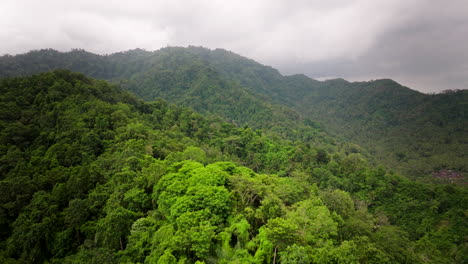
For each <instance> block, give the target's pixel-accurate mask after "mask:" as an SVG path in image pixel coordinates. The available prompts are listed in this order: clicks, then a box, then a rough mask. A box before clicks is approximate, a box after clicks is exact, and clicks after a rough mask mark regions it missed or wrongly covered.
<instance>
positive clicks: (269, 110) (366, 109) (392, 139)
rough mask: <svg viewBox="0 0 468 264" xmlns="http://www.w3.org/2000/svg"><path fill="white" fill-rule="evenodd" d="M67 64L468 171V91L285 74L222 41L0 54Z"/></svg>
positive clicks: (404, 160)
mask: <svg viewBox="0 0 468 264" xmlns="http://www.w3.org/2000/svg"><path fill="white" fill-rule="evenodd" d="M61 68H66V69H70V70H72V71H76V72H81V73H83V74H85V75H88V76H91V77H94V78H97V79H104V80H109V81H111V82H114V83H118V84H119V85H120V86H121V87H122V88H124V89H127V90H129V91H131V92H134V93H135V94H137V95H138V96H140V97H141V98H143V99H144V100H146V101H152V100H154V99H156V98H164V99H166V100H168V101H169V102H171V103H174V104H177V105H181V106H186V107H190V108H193V109H194V110H196V111H198V112H200V113H203V114H212V115H216V116H221V117H223V118H224V119H225V120H226V121H229V122H232V123H235V124H237V125H249V126H250V127H253V128H260V129H262V128H263V129H268V130H272V131H276V133H279V134H281V135H282V136H285V137H287V138H289V139H291V140H306V141H309V142H313V143H315V144H321V143H323V142H328V143H330V142H332V144H331V145H333V144H341V143H339V142H346V143H347V147H346V148H345V151H347V152H356V153H361V154H363V155H365V156H366V157H368V158H370V159H371V160H372V161H374V162H376V163H380V164H384V165H386V166H387V167H389V168H391V169H394V170H396V171H399V172H401V173H403V174H405V175H406V176H409V177H412V178H416V177H418V178H420V177H424V176H431V175H432V174H433V173H434V172H437V171H440V170H443V169H450V170H454V171H457V172H461V173H463V174H466V172H467V171H468V162H467V160H468V157H467V156H466V155H467V153H468V136H467V135H468V91H467V90H460V91H447V92H443V93H440V94H423V93H420V92H417V91H414V90H411V89H409V88H407V87H404V86H401V85H400V84H398V83H396V82H395V81H392V80H389V79H382V80H375V81H369V82H348V81H345V80H343V79H334V80H327V81H317V80H314V79H311V78H308V77H307V76H305V75H301V74H299V75H291V76H283V75H281V74H280V73H279V72H278V71H277V70H276V69H274V68H272V67H269V66H265V65H262V64H260V63H257V62H255V61H253V60H251V59H248V58H245V57H242V56H239V55H237V54H235V53H232V52H229V51H226V50H223V49H216V50H210V49H206V48H201V47H192V46H190V47H188V48H181V47H169V48H163V49H161V50H158V51H154V52H149V51H145V50H141V49H135V50H130V51H126V52H120V53H114V54H110V55H96V54H93V53H90V52H87V51H84V50H73V51H70V52H58V51H55V50H51V49H46V50H39V51H31V52H29V53H26V54H22V55H16V56H9V55H6V56H2V57H0V77H11V76H27V75H31V74H34V73H39V72H44V71H50V70H54V69H61ZM288 128H289V129H288ZM330 135H331V136H330ZM334 138H336V139H334ZM349 143H355V145H353V144H349ZM328 145H330V144H328Z"/></svg>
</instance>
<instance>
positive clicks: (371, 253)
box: [0, 70, 468, 263]
mask: <svg viewBox="0 0 468 264" xmlns="http://www.w3.org/2000/svg"><path fill="white" fill-rule="evenodd" d="M0 105H1V107H0V157H1V158H0V262H1V263H272V262H276V263H464V262H466V256H467V250H468V246H467V241H466V237H465V236H466V234H467V232H468V227H467V222H466V212H467V210H468V208H467V206H468V202H467V201H466V199H467V198H468V194H467V189H466V188H463V187H461V186H456V185H437V184H423V183H418V182H413V181H409V180H408V179H406V178H404V177H399V176H397V175H395V174H393V173H391V172H389V171H386V170H385V169H383V168H373V167H370V166H369V165H368V164H367V163H366V161H365V160H363V159H362V156H360V155H357V154H355V153H347V154H346V153H343V152H337V153H326V152H325V151H323V150H321V149H319V148H316V147H315V146H313V145H311V144H304V143H302V142H299V141H296V142H291V141H289V140H285V139H280V138H271V137H269V136H268V135H265V134H264V133H262V132H261V131H260V130H252V129H250V128H245V127H243V128H238V127H235V126H234V125H232V124H229V123H225V122H222V121H221V120H219V119H216V118H205V117H203V116H201V115H200V114H197V113H195V112H193V111H191V110H189V109H187V108H181V107H177V106H173V105H169V104H167V103H166V102H164V101H161V100H157V101H154V102H146V103H145V102H143V101H141V100H139V99H137V98H135V97H134V96H132V95H131V94H130V93H128V92H126V91H124V90H123V89H122V88H121V87H118V86H115V85H111V84H109V83H107V82H105V81H98V80H94V79H90V78H88V77H85V76H84V75H82V74H77V73H72V72H69V71H66V70H59V71H54V72H48V73H43V74H39V75H33V76H30V77H21V78H5V79H0ZM278 174H279V175H278Z"/></svg>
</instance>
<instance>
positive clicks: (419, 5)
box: [0, 0, 468, 88]
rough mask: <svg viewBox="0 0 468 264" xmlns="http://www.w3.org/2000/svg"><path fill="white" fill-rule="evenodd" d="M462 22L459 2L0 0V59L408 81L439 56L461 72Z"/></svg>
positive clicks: (466, 12) (464, 14) (466, 9)
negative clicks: (263, 67)
mask: <svg viewBox="0 0 468 264" xmlns="http://www.w3.org/2000/svg"><path fill="white" fill-rule="evenodd" d="M467 21H468V6H467V5H466V4H465V3H464V0H451V1H445V2H440V1H439V2H434V1H429V0H412V1H404V0H387V1H375V0H330V1H318V0H277V1H267V0H249V1H222V0H218V1H217V0H199V1H190V0H185V1H182V0H167V1H151V0H133V1H131V0H128V1H125V0H115V1H99V0H81V1H64V0H42V1H37V0H2V1H1V2H0V28H2V30H1V31H0V54H5V53H10V54H16V53H23V52H27V51H28V50H31V49H40V48H55V49H59V50H70V49H72V48H83V49H86V50H89V51H92V52H96V53H101V54H102V53H112V52H117V51H122V50H127V49H133V48H137V47H138V48H144V49H147V50H156V49H159V48H161V47H164V46H167V45H182V46H185V45H200V46H205V47H210V48H225V49H228V50H232V51H234V52H237V53H240V54H242V55H245V56H248V57H251V58H254V59H256V60H258V61H260V62H262V63H264V64H271V65H272V66H274V67H278V68H280V69H283V70H285V69H286V71H287V69H294V70H295V71H297V72H305V73H307V74H309V75H311V76H316V75H317V71H315V72H314V71H313V70H311V69H310V68H306V66H307V65H315V66H314V68H317V65H319V64H322V65H324V66H323V67H324V69H325V68H327V67H328V68H329V70H328V71H327V72H324V70H323V69H322V70H320V72H321V73H320V74H319V75H322V76H335V75H342V76H343V77H348V78H351V79H353V78H355V77H357V76H358V75H359V76H377V75H378V76H388V77H393V76H400V75H405V72H403V71H400V72H399V69H404V71H406V72H408V71H409V72H408V73H406V75H405V79H411V76H410V75H411V69H414V68H418V69H420V71H423V72H424V71H425V70H429V68H428V67H425V65H420V64H421V63H422V64H427V61H429V62H440V61H441V59H440V58H441V57H443V58H445V59H444V60H445V61H444V65H445V67H449V68H452V69H454V68H457V66H458V65H459V63H461V62H460V60H464V59H465V58H466V57H463V56H462V59H459V60H457V58H460V56H459V53H460V52H463V51H466V49H465V48H464V47H463V45H464V43H466V40H467V38H468V37H467V35H468V34H465V33H466V31H467V28H468V26H467ZM451 32H452V34H451ZM421 45H424V46H425V48H424V49H422V48H421ZM465 53H466V52H465ZM413 54H414V55H413ZM421 56H422V57H424V58H425V59H423V60H422V59H421ZM426 56H429V58H426ZM452 59H453V63H451V61H452ZM342 62H346V63H347V65H352V67H351V66H349V67H344V66H343V65H338V64H337V63H342ZM301 65H302V66H301ZM419 66H421V67H419ZM301 67H303V68H301ZM356 67H358V69H356ZM440 70H441V71H442V73H441V74H442V75H443V69H440ZM333 71H335V72H333ZM366 73H367V74H366ZM418 75H419V77H418V78H415V80H416V79H419V80H421V79H423V78H424V73H422V75H421V74H420V73H418ZM451 75H453V73H452V74H451ZM461 75H462V74H459V75H457V76H461ZM421 76H422V77H421ZM447 76H449V75H446V76H444V77H441V78H440V80H441V81H442V80H444V79H447V78H448V77H447ZM318 77H319V76H318ZM428 79H430V78H428ZM467 79H468V77H467ZM418 82H420V83H421V84H422V82H421V81H414V82H412V83H415V86H418V84H417V83H418ZM416 88H418V87H416Z"/></svg>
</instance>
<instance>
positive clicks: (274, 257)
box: [273, 247, 278, 264]
mask: <svg viewBox="0 0 468 264" xmlns="http://www.w3.org/2000/svg"><path fill="white" fill-rule="evenodd" d="M277 249H278V248H277V247H275V253H274V254H273V264H276V250H277Z"/></svg>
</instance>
